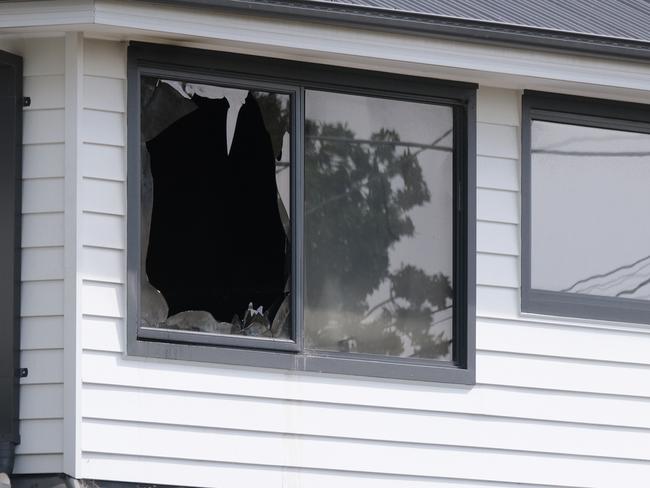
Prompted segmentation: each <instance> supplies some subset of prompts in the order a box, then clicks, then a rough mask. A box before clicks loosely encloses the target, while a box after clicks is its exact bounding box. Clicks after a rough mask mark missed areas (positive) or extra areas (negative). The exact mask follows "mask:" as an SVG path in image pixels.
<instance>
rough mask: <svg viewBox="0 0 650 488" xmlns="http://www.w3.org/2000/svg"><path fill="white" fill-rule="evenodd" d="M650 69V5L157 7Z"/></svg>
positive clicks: (513, 2)
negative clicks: (589, 57) (621, 61)
mask: <svg viewBox="0 0 650 488" xmlns="http://www.w3.org/2000/svg"><path fill="white" fill-rule="evenodd" d="M157 1H161V2H169V3H176V4H193V5H204V6H212V7H219V8H225V9H231V10H237V11H240V12H255V13H256V14H265V15H272V16H282V17H285V18H286V17H288V18H300V19H307V20H316V21H328V22H336V23H342V24H346V25H352V26H363V27H365V28H375V29H382V30H390V31H400V32H409V33H419V34H424V35H431V36H436V37H444V38H456V39H464V40H473V41H479V42H487V43H496V44H508V45H513V44H514V45H525V46H531V47H537V48H541V49H551V50H561V51H576V52H588V53H591V54H598V55H605V56H615V57H627V58H633V59H638V60H645V61H650V0H157Z"/></svg>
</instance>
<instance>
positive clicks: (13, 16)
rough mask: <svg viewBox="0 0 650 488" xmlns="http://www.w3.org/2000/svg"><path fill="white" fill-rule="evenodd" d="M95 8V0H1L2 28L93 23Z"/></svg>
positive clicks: (0, 19) (0, 25) (0, 27)
mask: <svg viewBox="0 0 650 488" xmlns="http://www.w3.org/2000/svg"><path fill="white" fill-rule="evenodd" d="M94 10H95V5H94V2H93V0H41V1H31V2H24V1H23V2H1V3H0V29H24V28H34V27H61V26H67V25H70V26H72V25H78V24H92V23H93V22H94V20H95V12H94ZM58 30H61V29H58Z"/></svg>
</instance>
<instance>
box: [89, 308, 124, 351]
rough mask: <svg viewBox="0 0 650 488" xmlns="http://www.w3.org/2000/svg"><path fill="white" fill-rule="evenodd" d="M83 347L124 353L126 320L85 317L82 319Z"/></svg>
mask: <svg viewBox="0 0 650 488" xmlns="http://www.w3.org/2000/svg"><path fill="white" fill-rule="evenodd" d="M81 326H82V328H83V333H82V334H81V339H82V341H83V342H82V347H83V348H84V349H87V350H95V351H110V352H123V351H124V350H125V347H124V327H125V325H124V320H123V319H120V318H112V317H93V316H89V315H85V316H84V317H83V319H82V322H81Z"/></svg>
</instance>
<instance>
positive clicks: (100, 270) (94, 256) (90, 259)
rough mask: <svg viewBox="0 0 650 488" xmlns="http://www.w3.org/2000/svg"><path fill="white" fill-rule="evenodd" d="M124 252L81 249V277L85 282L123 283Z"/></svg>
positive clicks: (124, 268) (104, 249)
mask: <svg viewBox="0 0 650 488" xmlns="http://www.w3.org/2000/svg"><path fill="white" fill-rule="evenodd" d="M125 258H126V256H125V252H124V251H121V250H118V249H106V248H97V247H83V248H82V250H81V269H80V272H81V276H82V278H84V279H86V280H92V281H106V282H111V283H125V281H126V260H125Z"/></svg>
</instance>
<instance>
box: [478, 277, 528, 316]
mask: <svg viewBox="0 0 650 488" xmlns="http://www.w3.org/2000/svg"><path fill="white" fill-rule="evenodd" d="M476 314H477V315H478V316H479V317H509V318H514V317H517V316H518V315H519V290H518V289H515V288H506V287H500V286H485V285H478V286H477V287H476Z"/></svg>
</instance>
